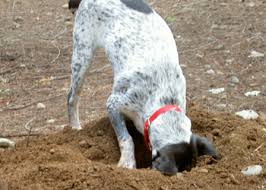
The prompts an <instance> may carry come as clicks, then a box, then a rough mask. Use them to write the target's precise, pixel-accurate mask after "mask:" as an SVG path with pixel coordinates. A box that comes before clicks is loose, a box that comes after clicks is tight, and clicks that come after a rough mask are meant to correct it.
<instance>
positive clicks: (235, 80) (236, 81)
mask: <svg viewBox="0 0 266 190" xmlns="http://www.w3.org/2000/svg"><path fill="white" fill-rule="evenodd" d="M230 81H231V82H232V83H234V84H238V83H239V79H238V78H237V77H236V76H232V77H231V79H230Z"/></svg>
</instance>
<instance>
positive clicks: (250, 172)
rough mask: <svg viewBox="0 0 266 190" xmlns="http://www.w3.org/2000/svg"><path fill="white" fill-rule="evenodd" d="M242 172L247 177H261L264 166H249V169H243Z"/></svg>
mask: <svg viewBox="0 0 266 190" xmlns="http://www.w3.org/2000/svg"><path fill="white" fill-rule="evenodd" d="M241 172H242V174H244V175H245V176H254V175H259V174H261V173H262V166H261V165H253V166H248V167H246V168H244V169H242V170H241Z"/></svg>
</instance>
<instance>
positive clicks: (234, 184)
mask: <svg viewBox="0 0 266 190" xmlns="http://www.w3.org/2000/svg"><path fill="white" fill-rule="evenodd" d="M189 115H190V117H191V118H192V121H193V130H194V132H196V133H198V134H201V135H205V136H207V137H208V138H210V139H212V140H213V141H214V144H215V145H216V146H217V149H218V151H219V152H220V153H221V155H222V160H221V161H219V162H217V163H215V162H213V160H211V159H210V158H208V157H202V158H200V159H199V161H198V163H197V166H196V167H195V168H193V169H192V170H191V171H184V172H183V173H181V174H177V175H176V176H172V177H168V176H163V175H162V174H160V173H159V172H157V171H153V170H151V169H148V167H149V165H150V153H149V151H147V150H145V149H144V148H143V147H144V146H143V141H142V136H141V135H140V134H138V132H136V131H135V130H134V128H133V127H132V124H131V123H128V126H129V129H130V133H131V134H132V136H133V138H134V140H135V143H136V149H137V151H136V152H137V155H136V157H137V164H138V168H142V169H136V170H127V169H122V168H117V167H116V163H117V161H118V159H119V155H120V153H119V149H118V146H117V142H116V137H115V135H114V132H113V130H112V127H111V125H110V123H109V120H108V119H107V118H102V119H101V120H99V121H97V122H94V123H90V124H88V125H87V126H86V127H85V128H84V129H83V130H81V131H73V130H71V129H69V128H65V129H64V130H63V131H62V132H59V133H57V134H53V135H46V136H39V137H34V138H30V140H29V144H28V147H27V146H26V145H27V141H26V140H25V141H22V142H20V143H18V145H17V147H16V149H15V150H2V151H1V152H0V189H7V187H9V188H8V189H27V190H28V189H34V190H36V189H37V190H38V189H76V190H77V189H152V188H153V189H188V188H194V189H198V188H199V189H215V188H216V187H217V186H219V187H221V188H222V187H223V188H226V189H263V187H265V186H266V180H265V173H264V174H261V175H259V176H256V177H245V176H243V175H242V174H241V172H240V170H241V169H242V168H243V167H245V166H248V165H252V164H260V165H262V166H263V167H265V159H266V157H265V155H266V148H265V146H264V145H263V143H265V142H266V133H265V131H263V126H262V125H263V123H262V124H259V123H260V122H255V121H254V122H243V121H242V120H240V119H238V118H236V117H234V116H230V115H226V114H224V115H223V114H210V113H208V112H206V111H204V110H202V109H200V108H198V107H196V106H192V107H191V108H190V113H189ZM264 127H265V126H264ZM261 145H262V146H261ZM258 147H259V148H258ZM144 168H145V169H144Z"/></svg>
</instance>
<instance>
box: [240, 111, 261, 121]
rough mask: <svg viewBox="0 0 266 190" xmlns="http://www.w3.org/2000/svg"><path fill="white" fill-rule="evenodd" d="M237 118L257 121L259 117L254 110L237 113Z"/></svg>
mask: <svg viewBox="0 0 266 190" xmlns="http://www.w3.org/2000/svg"><path fill="white" fill-rule="evenodd" d="M235 114H236V115H237V116H239V117H242V118H243V119H246V120H250V119H257V118H258V117H259V115H258V114H257V112H255V111H254V110H242V111H239V112H236V113H235Z"/></svg>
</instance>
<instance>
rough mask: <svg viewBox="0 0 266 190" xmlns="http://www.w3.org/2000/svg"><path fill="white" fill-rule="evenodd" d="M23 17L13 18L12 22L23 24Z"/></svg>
mask: <svg viewBox="0 0 266 190" xmlns="http://www.w3.org/2000/svg"><path fill="white" fill-rule="evenodd" d="M23 20H24V19H23V17H22V16H16V17H15V18H14V21H15V22H23Z"/></svg>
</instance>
